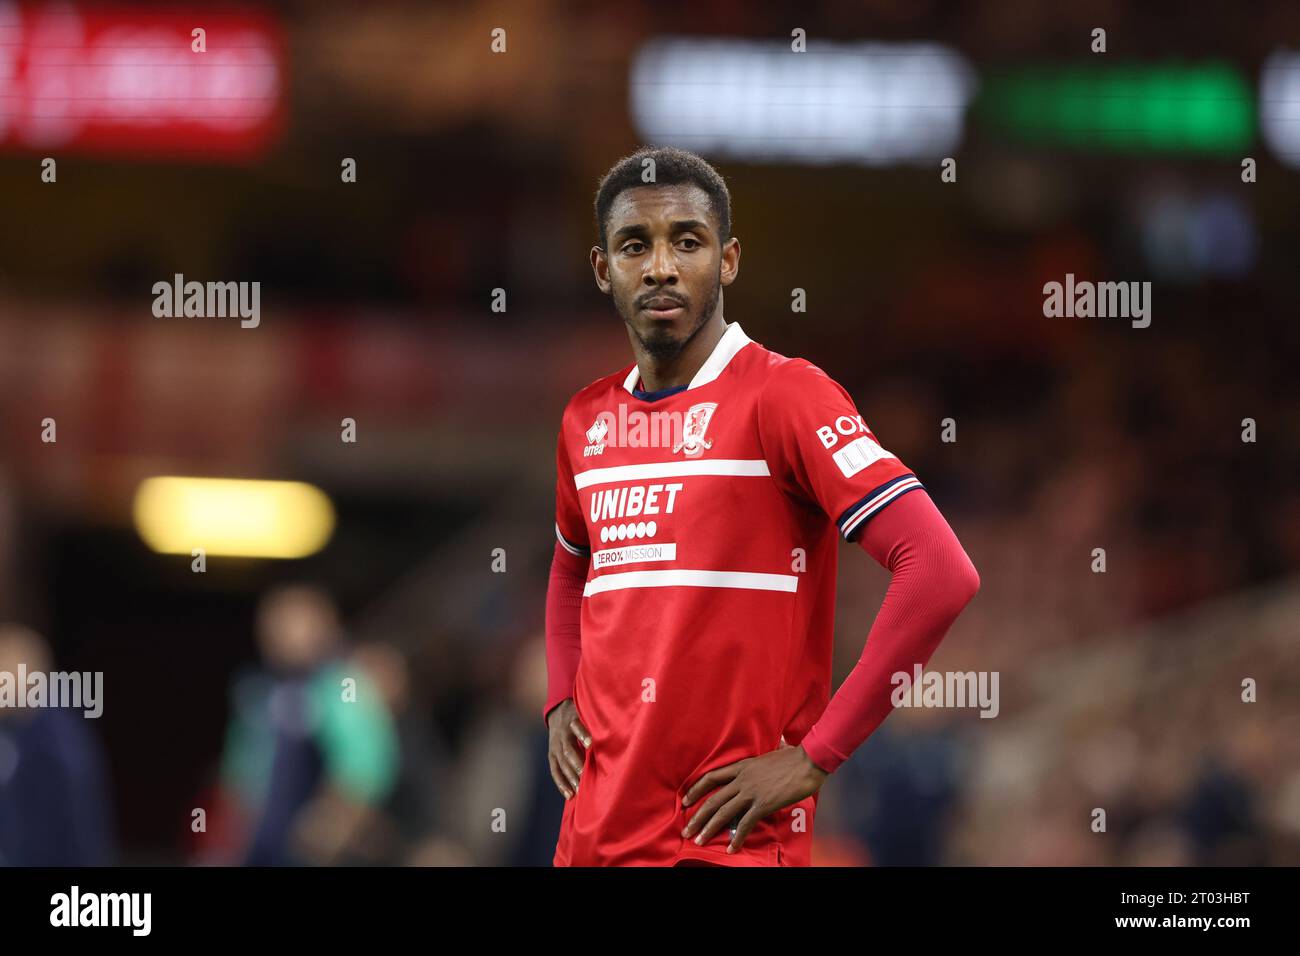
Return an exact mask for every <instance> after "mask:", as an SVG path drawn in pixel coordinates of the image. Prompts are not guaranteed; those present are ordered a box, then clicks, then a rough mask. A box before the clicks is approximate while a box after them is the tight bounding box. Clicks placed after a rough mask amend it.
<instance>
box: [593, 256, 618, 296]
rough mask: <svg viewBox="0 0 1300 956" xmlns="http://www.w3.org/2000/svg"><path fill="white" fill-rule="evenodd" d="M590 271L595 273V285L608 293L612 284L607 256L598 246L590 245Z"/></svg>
mask: <svg viewBox="0 0 1300 956" xmlns="http://www.w3.org/2000/svg"><path fill="white" fill-rule="evenodd" d="M591 271H592V272H593V273H595V275H596V287H597V288H598V289H600V291H601V292H603V293H605V295H609V293H610V290H611V289H612V288H613V287H614V284H613V283H612V282H610V281H609V258H608V257H607V256H606V255H605V250H604V249H602V248H600V246H592V247H591Z"/></svg>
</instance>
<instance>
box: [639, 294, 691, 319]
mask: <svg viewBox="0 0 1300 956" xmlns="http://www.w3.org/2000/svg"><path fill="white" fill-rule="evenodd" d="M641 311H642V312H644V313H645V314H646V315H648V316H650V317H651V318H653V319H675V318H677V317H678V316H679V315H682V314H684V313H685V312H686V306H685V305H684V304H682V303H681V302H678V301H677V300H676V299H668V298H663V297H659V298H654V299H651V300H650V301H649V302H647V303H646V304H645V305H644V306H642V308H641Z"/></svg>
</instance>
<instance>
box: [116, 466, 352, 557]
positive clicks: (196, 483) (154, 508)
mask: <svg viewBox="0 0 1300 956" xmlns="http://www.w3.org/2000/svg"><path fill="white" fill-rule="evenodd" d="M134 511H135V527H136V531H138V532H139V534H140V537H141V538H143V539H144V543H145V544H147V545H148V546H149V547H150V548H152V549H153V550H154V551H158V552H160V553H162V554H191V553H192V552H193V550H194V549H195V548H202V549H203V550H204V552H205V553H206V554H208V555H227V556H231V557H245V558H303V557H306V556H307V555H309V554H314V553H315V552H317V551H319V550H320V549H321V548H323V547H324V546H325V542H327V541H328V540H329V538H330V535H331V534H333V533H334V506H333V505H332V504H330V500H329V498H327V497H326V496H325V493H324V492H323V491H321V490H320V489H319V488H316V487H314V486H313V485H308V484H304V483H303V482H300V481H241V480H233V479H225V478H181V477H174V476H167V477H158V478H148V479H146V480H145V481H143V482H141V484H140V487H139V489H137V491H136V493H135V509H134Z"/></svg>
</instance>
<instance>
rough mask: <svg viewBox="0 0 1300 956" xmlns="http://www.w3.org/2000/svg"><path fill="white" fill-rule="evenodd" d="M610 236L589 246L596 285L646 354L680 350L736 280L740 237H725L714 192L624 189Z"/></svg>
mask: <svg viewBox="0 0 1300 956" xmlns="http://www.w3.org/2000/svg"><path fill="white" fill-rule="evenodd" d="M606 236H607V241H608V248H607V249H605V250H602V249H600V248H599V247H596V248H594V249H592V251H591V255H592V258H591V264H592V268H593V270H594V271H595V273H596V284H597V285H599V286H600V288H601V291H603V292H605V293H607V294H609V295H611V296H612V297H613V299H614V307H615V308H616V309H618V313H619V315H621V316H622V317H623V321H624V322H626V323H627V326H628V328H629V329H630V330H631V332H632V335H633V336H635V337H636V339H637V341H639V342H640V343H641V346H642V348H644V349H645V350H646V352H648V353H649V354H650V355H653V356H655V357H656V358H665V359H666V358H671V357H673V356H675V355H676V354H677V353H679V352H680V351H681V350H682V348H683V347H684V346H685V345H686V343H687V342H689V341H690V340H691V338H692V337H693V336H694V335H695V333H696V332H698V331H699V330H700V329H701V328H702V327H703V326H704V324H705V323H706V322H708V321H709V319H711V318H712V317H713V314H714V313H715V312H716V311H717V309H718V304H719V300H720V298H721V295H722V287H723V286H724V285H731V283H732V282H733V281H734V280H735V277H736V272H737V270H738V268H739V260H740V243H739V242H738V241H737V240H736V239H735V238H734V237H733V238H731V239H729V240H728V241H727V242H726V243H725V244H724V243H722V241H721V238H720V237H719V235H718V225H717V220H716V219H715V218H714V215H713V212H712V211H711V210H710V208H709V197H708V194H707V193H705V192H704V190H702V189H700V187H698V186H694V185H686V186H638V187H637V188H635V189H626V190H624V191H623V192H622V193H620V194H619V195H618V197H617V198H616V199H615V200H614V203H613V205H612V206H611V207H610V212H609V218H608V221H607V222H606Z"/></svg>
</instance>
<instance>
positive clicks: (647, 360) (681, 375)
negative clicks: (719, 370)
mask: <svg viewBox="0 0 1300 956" xmlns="http://www.w3.org/2000/svg"><path fill="white" fill-rule="evenodd" d="M726 325H727V323H726V320H725V319H723V317H722V310H721V309H718V310H717V311H716V312H714V313H713V317H712V318H710V319H709V320H708V321H707V322H705V323H704V325H702V326H700V329H699V331H698V332H696V333H695V335H694V336H692V338H691V340H690V341H689V342H687V343H686V347H685V348H683V349H682V350H681V351H680V352H678V353H677V354H676V355H673V356H671V357H669V358H664V359H660V358H656V357H655V356H653V355H650V354H649V353H648V352H646V351H645V349H643V348H642V347H641V343H640V342H638V341H637V339H636V336H632V354H633V355H634V356H635V357H636V365H637V370H638V373H639V375H638V377H639V378H640V383H639V385H640V388H641V390H642V391H644V392H657V391H659V390H660V389H663V388H672V387H673V386H674V385H689V384H690V382H691V379H693V378H695V376H696V374H697V373H698V372H699V370H700V368H701V366H703V365H704V363H705V361H706V360H707V359H708V357H709V356H710V355H712V354H713V350H714V348H715V347H716V346H717V344H718V341H719V340H720V339H721V338H722V333H723V332H724V331H726Z"/></svg>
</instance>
